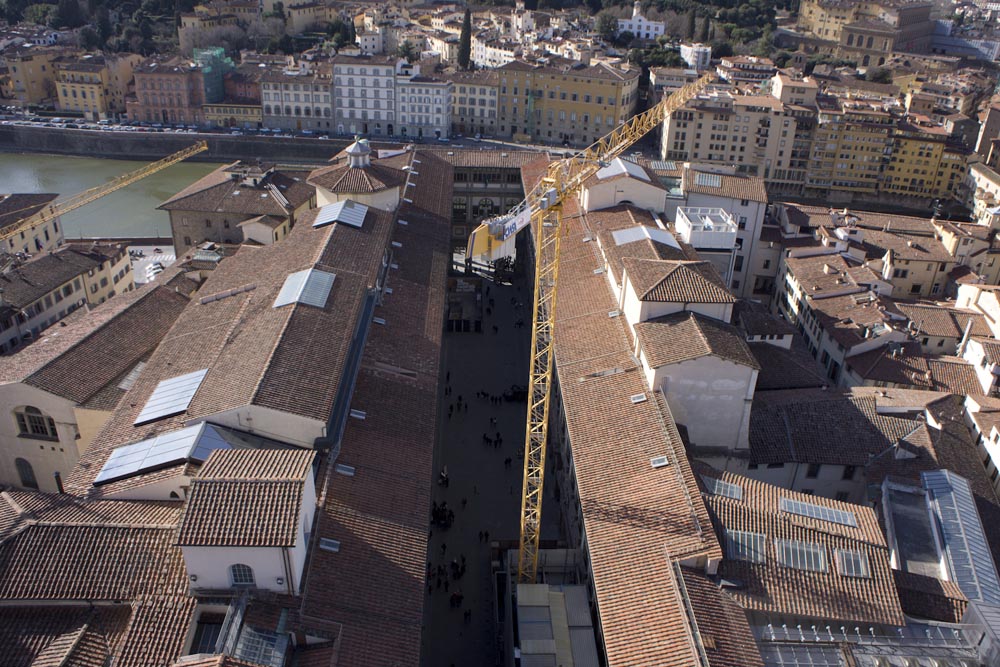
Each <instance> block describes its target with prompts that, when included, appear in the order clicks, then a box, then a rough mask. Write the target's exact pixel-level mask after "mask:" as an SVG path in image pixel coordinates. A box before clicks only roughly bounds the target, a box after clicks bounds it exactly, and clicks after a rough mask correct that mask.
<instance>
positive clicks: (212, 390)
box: [67, 208, 393, 493]
mask: <svg viewBox="0 0 1000 667" xmlns="http://www.w3.org/2000/svg"><path fill="white" fill-rule="evenodd" d="M315 215H316V211H315V210H313V211H310V212H308V213H306V214H304V215H303V216H302V217H301V219H300V220H298V221H297V222H298V224H297V225H296V226H295V228H294V229H293V230H292V232H291V233H290V234H289V235H288V236H287V237H286V238H285V239H284V240H283V241H282V242H281V243H276V244H273V245H269V246H264V247H241V248H240V250H239V251H238V252H237V253H236V254H235V255H233V256H232V257H228V258H226V259H225V260H223V261H222V262H220V263H219V266H218V268H216V269H215V270H214V271H212V272H211V274H210V275H209V276H208V278H207V279H206V281H205V282H204V284H203V285H202V288H201V289H200V290H199V295H203V296H201V298H199V299H196V300H194V301H192V302H191V303H189V304H188V306H187V307H186V308H185V309H184V311H183V312H182V313H181V314H180V316H179V317H178V318H177V321H176V322H175V323H174V326H173V327H172V328H171V329H170V331H169V332H168V333H167V334H166V336H164V338H163V341H162V342H161V343H160V345H159V346H158V347H157V349H156V351H155V352H153V354H152V355H151V356H150V357H149V360H148V362H147V365H146V367H145V369H144V370H143V372H142V374H141V375H140V377H139V379H138V380H137V381H136V383H135V385H134V386H133V387H132V389H131V390H130V391H129V393H128V394H126V396H125V397H124V398H123V400H122V402H121V404H120V405H119V407H118V409H117V410H116V411H115V412H114V413H113V415H112V417H111V418H110V420H109V421H108V423H107V424H106V425H105V427H104V428H103V429H102V431H101V432H100V433H99V434H98V436H97V437H96V438H95V440H94V442H93V443H92V445H91V446H90V448H89V449H88V450H87V452H85V453H84V455H83V457H82V458H81V464H80V465H78V466H77V467H76V468H75V469H74V471H73V472H72V473H71V474H70V475H69V476H68V477H67V488H70V489H74V490H77V491H78V492H80V493H87V492H88V491H89V490H90V485H91V482H92V480H93V475H94V474H96V472H97V471H98V470H100V469H101V467H102V466H103V465H104V463H105V461H106V460H107V458H108V456H109V455H110V453H111V451H112V450H113V449H114V448H115V447H118V446H120V445H122V444H126V443H130V442H138V441H140V440H144V439H147V438H150V437H154V436H155V435H157V434H158V433H162V432H165V431H170V430H174V429H175V428H178V427H179V426H180V425H182V424H183V423H185V422H186V421H187V420H190V419H193V418H197V417H207V416H209V415H213V414H216V413H219V412H223V411H225V410H229V409H233V408H237V407H239V406H245V405H257V406H262V407H266V408H270V409H274V410H278V411H282V412H286V413H289V414H293V415H298V416H300V417H304V418H307V419H312V420H316V421H321V422H323V423H326V421H327V420H328V419H329V418H330V415H331V414H332V409H333V404H334V401H335V398H336V394H337V391H338V389H339V387H340V380H341V376H342V373H343V370H344V367H345V364H346V361H347V355H348V350H349V348H350V345H351V340H352V337H353V332H354V330H355V325H356V322H357V318H358V317H359V316H360V314H361V310H362V307H363V304H364V303H365V299H366V298H367V295H368V291H369V290H370V289H373V288H374V285H375V283H376V281H377V279H378V272H379V270H380V269H381V265H382V256H383V253H384V251H385V248H386V247H387V245H388V238H389V234H390V232H391V231H392V228H393V225H392V214H390V213H387V212H385V211H382V210H380V209H375V208H370V209H369V210H368V212H367V214H366V217H365V219H364V223H363V225H362V226H361V227H360V228H358V227H352V226H349V225H341V224H334V225H327V226H323V227H320V228H313V226H312V220H313V218H314V216H315ZM309 269H316V270H319V271H324V272H327V273H331V274H334V275H335V278H334V280H333V283H332V286H331V289H330V293H329V296H328V297H327V298H326V300H325V303H324V304H323V305H322V307H316V306H314V305H309V304H304V303H294V304H290V305H287V306H284V307H280V308H276V307H274V303H275V299H276V296H277V295H278V294H279V292H280V291H281V289H282V288H283V285H284V283H285V281H286V279H287V278H288V276H289V275H290V274H293V273H296V272H299V271H303V270H309ZM212 297H221V298H212ZM193 341H197V344H193ZM205 369H208V371H207V373H206V374H205V376H204V379H203V380H202V381H201V384H200V386H199V387H198V389H197V391H196V393H195V394H194V396H193V398H192V400H191V401H190V403H189V405H188V407H187V410H186V412H185V413H182V414H180V415H177V416H174V417H166V418H163V419H160V420H157V421H153V422H150V423H148V424H141V425H139V426H136V425H135V421H136V417H137V415H138V414H139V413H140V411H141V410H142V409H143V406H144V405H145V404H146V402H147V400H148V399H149V397H150V396H151V395H152V393H153V391H154V390H155V388H156V387H157V386H158V384H159V383H160V382H161V381H164V380H169V379H171V378H175V377H178V376H181V375H184V374H187V373H192V372H194V371H200V370H205ZM140 483H144V482H143V479H142V476H137V477H133V478H130V479H128V480H120V481H116V482H112V483H110V484H107V485H105V486H103V487H101V490H102V492H103V493H110V492H114V491H116V490H120V489H122V488H125V487H127V486H130V485H132V484H140Z"/></svg>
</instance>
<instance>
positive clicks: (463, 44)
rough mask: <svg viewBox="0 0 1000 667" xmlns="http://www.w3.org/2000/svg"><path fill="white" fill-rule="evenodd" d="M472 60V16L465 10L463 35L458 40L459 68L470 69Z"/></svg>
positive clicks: (467, 9)
mask: <svg viewBox="0 0 1000 667" xmlns="http://www.w3.org/2000/svg"><path fill="white" fill-rule="evenodd" d="M471 60H472V15H471V14H470V13H469V8H468V7H466V8H465V18H463V19H462V35H461V37H459V40H458V66H459V67H461V68H462V69H469V62H470V61H471Z"/></svg>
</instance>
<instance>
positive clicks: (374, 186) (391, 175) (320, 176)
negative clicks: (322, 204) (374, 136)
mask: <svg viewBox="0 0 1000 667" xmlns="http://www.w3.org/2000/svg"><path fill="white" fill-rule="evenodd" d="M307 182H308V183H309V184H310V185H314V186H316V187H319V188H323V189H324V190H329V191H330V192H336V193H338V194H347V195H351V194H371V193H375V192H382V191H383V190H389V189H390V188H398V187H399V186H401V185H403V183H405V182H406V173H405V172H402V171H400V170H398V169H393V168H392V167H388V166H384V165H381V164H378V163H377V162H373V163H372V164H371V165H369V166H368V167H364V168H362V167H352V166H350V165H348V164H340V165H333V166H329V167H320V168H319V169H317V170H315V171H313V172H311V173H310V174H309V178H308V179H307Z"/></svg>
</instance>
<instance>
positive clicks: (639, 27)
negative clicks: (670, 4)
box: [618, 0, 667, 40]
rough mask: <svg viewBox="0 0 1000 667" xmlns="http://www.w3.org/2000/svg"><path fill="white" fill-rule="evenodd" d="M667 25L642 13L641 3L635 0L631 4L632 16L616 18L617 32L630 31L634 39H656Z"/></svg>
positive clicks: (664, 30)
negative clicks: (651, 19)
mask: <svg viewBox="0 0 1000 667" xmlns="http://www.w3.org/2000/svg"><path fill="white" fill-rule="evenodd" d="M666 29H667V26H666V24H665V23H664V22H663V21H650V20H649V19H647V18H646V17H645V16H643V15H642V3H641V2H639V0H636V1H635V3H634V4H633V5H632V16H631V17H629V18H627V19H618V32H619V33H623V32H630V33H632V34H633V35H635V36H636V39H646V40H651V39H656V38H657V37H659V36H660V35H662V34H663V33H664V32H666Z"/></svg>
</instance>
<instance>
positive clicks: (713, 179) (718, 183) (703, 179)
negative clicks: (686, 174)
mask: <svg viewBox="0 0 1000 667" xmlns="http://www.w3.org/2000/svg"><path fill="white" fill-rule="evenodd" d="M694 184H695V185H701V186H704V187H706V188H721V187H722V176H721V175H720V174H706V173H704V172H701V171H698V172H695V175H694Z"/></svg>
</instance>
